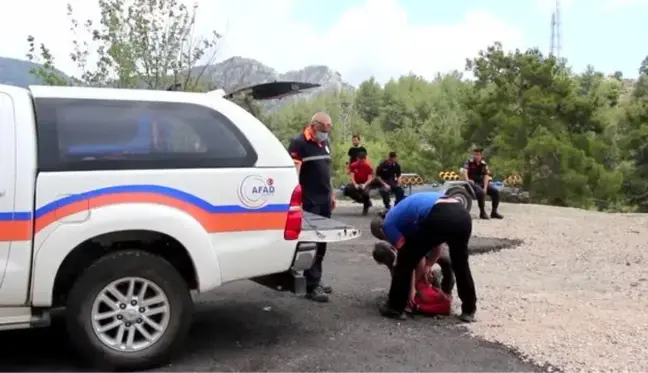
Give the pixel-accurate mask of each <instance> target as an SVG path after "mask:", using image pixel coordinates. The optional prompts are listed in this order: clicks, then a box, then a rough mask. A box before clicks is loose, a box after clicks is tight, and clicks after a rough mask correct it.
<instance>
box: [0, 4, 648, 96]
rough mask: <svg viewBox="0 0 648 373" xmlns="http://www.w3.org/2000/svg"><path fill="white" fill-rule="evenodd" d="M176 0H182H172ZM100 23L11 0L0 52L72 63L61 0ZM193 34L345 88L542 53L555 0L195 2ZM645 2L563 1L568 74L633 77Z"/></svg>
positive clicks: (647, 31) (646, 28)
mask: <svg viewBox="0 0 648 373" xmlns="http://www.w3.org/2000/svg"><path fill="white" fill-rule="evenodd" d="M179 1H183V0H179ZM68 2H69V3H71V4H72V6H73V8H74V9H75V13H76V14H77V17H78V18H79V19H81V20H85V19H88V18H90V19H98V16H99V9H98V5H97V4H98V2H97V1H95V0H18V1H12V2H11V6H10V7H4V8H3V11H2V12H1V13H0V35H2V37H1V38H0V56H2V57H12V58H19V59H25V53H26V52H27V42H26V38H27V36H28V35H30V34H31V35H34V36H35V37H36V40H37V41H39V42H43V43H45V45H47V46H48V47H49V48H50V49H51V51H52V52H53V55H54V57H55V62H56V66H57V67H58V68H59V69H61V70H63V71H64V72H66V73H68V74H72V75H75V74H78V69H77V68H76V67H75V65H74V63H72V62H71V61H70V58H69V53H70V51H71V50H72V40H74V39H75V37H74V35H73V34H72V33H71V32H70V31H69V26H70V23H69V20H68V18H67V15H66V4H67V3H68ZM185 2H186V3H187V4H192V3H197V4H198V16H197V18H198V20H197V28H196V33H197V35H206V36H207V35H209V34H210V33H211V31H213V30H215V31H218V32H219V33H221V34H223V36H224V38H223V40H222V41H221V44H220V46H219V50H218V54H217V59H218V60H224V59H227V58H229V57H232V56H243V57H247V58H254V59H256V60H258V61H260V62H263V63H264V64H266V65H268V66H271V67H273V68H275V69H277V70H278V71H280V72H285V71H289V70H296V69H300V68H303V67H304V66H306V65H327V66H329V67H331V68H332V69H334V70H337V71H338V72H340V73H341V74H342V77H343V78H344V79H345V80H347V81H349V82H350V83H352V84H358V83H359V82H361V81H362V80H364V79H367V78H369V77H370V76H374V77H376V78H377V79H378V80H379V81H381V82H385V81H387V80H389V79H390V78H392V77H398V76H399V75H402V74H407V73H409V72H413V73H415V74H418V75H422V76H424V77H427V78H431V77H433V76H435V75H436V73H438V72H441V73H443V72H446V71H450V70H453V69H459V70H463V68H464V65H465V60H466V58H470V57H473V56H475V55H476V54H477V53H478V51H479V50H480V49H483V48H485V47H487V46H488V45H490V44H492V43H493V42H495V41H500V42H502V43H503V45H504V48H505V49H515V48H521V49H526V48H531V47H538V48H540V49H541V50H542V51H543V52H545V53H546V52H548V50H549V45H550V34H551V28H550V22H551V13H552V11H553V8H554V6H555V0H454V1H442V0H427V1H426V0H328V1H323V0H265V1H264V0H238V1H237V0H197V1H190V0H186V1H185ZM647 19H648V0H561V32H562V50H561V54H562V57H565V58H567V59H568V61H569V64H570V65H572V67H573V68H574V69H575V71H582V70H584V69H585V67H586V66H587V65H588V64H592V65H594V66H595V67H596V68H597V69H598V70H599V71H602V72H604V73H613V72H614V71H617V70H619V71H621V72H622V73H623V74H624V76H626V77H636V76H637V74H638V73H637V70H638V67H639V64H640V63H641V61H642V60H643V58H644V57H645V56H646V55H648V43H647V42H646V40H648V22H646V20H647Z"/></svg>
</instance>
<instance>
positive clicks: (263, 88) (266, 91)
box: [224, 82, 320, 100]
mask: <svg viewBox="0 0 648 373" xmlns="http://www.w3.org/2000/svg"><path fill="white" fill-rule="evenodd" d="M319 86H320V85H319V84H315V83H305V82H268V83H261V84H256V85H253V86H249V87H245V88H241V89H239V90H236V91H234V92H231V93H229V94H226V95H225V96H224V97H225V98H226V99H232V98H234V96H236V95H240V94H242V95H245V96H248V97H251V98H252V99H254V100H274V99H278V98H283V97H287V96H292V95H296V94H299V93H301V92H303V91H305V90H307V89H312V88H317V87H319Z"/></svg>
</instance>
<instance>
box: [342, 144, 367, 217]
mask: <svg viewBox="0 0 648 373" xmlns="http://www.w3.org/2000/svg"><path fill="white" fill-rule="evenodd" d="M357 157H358V160H357V161H355V162H353V163H351V164H350V165H349V184H347V185H346V186H345V187H344V195H345V196H347V197H349V198H351V199H352V200H354V201H356V202H359V203H362V205H363V206H362V215H364V216H366V215H367V214H368V213H369V208H370V207H371V199H370V198H369V189H370V185H371V182H372V181H373V168H372V167H371V165H370V164H369V161H368V160H367V153H360V154H358V155H357Z"/></svg>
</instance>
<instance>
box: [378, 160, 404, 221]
mask: <svg viewBox="0 0 648 373" xmlns="http://www.w3.org/2000/svg"><path fill="white" fill-rule="evenodd" d="M400 176H401V168H400V165H399V164H398V157H397V155H396V153H395V152H391V153H389V157H388V158H387V159H385V160H384V161H382V162H380V164H379V165H378V167H376V180H377V182H378V183H379V184H378V185H379V187H380V189H379V192H380V196H381V197H382V200H383V203H384V204H385V208H386V209H387V210H389V209H390V207H391V202H390V194H391V193H394V197H395V201H394V205H396V204H398V202H400V201H401V200H402V199H403V198H405V191H404V190H403V188H402V187H401V186H400V183H399V179H400Z"/></svg>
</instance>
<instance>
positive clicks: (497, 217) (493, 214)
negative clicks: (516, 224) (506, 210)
mask: <svg viewBox="0 0 648 373" xmlns="http://www.w3.org/2000/svg"><path fill="white" fill-rule="evenodd" d="M490 217H491V218H492V219H504V217H503V216H502V215H500V214H499V213H498V212H497V211H496V210H493V211H491V216H490Z"/></svg>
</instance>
